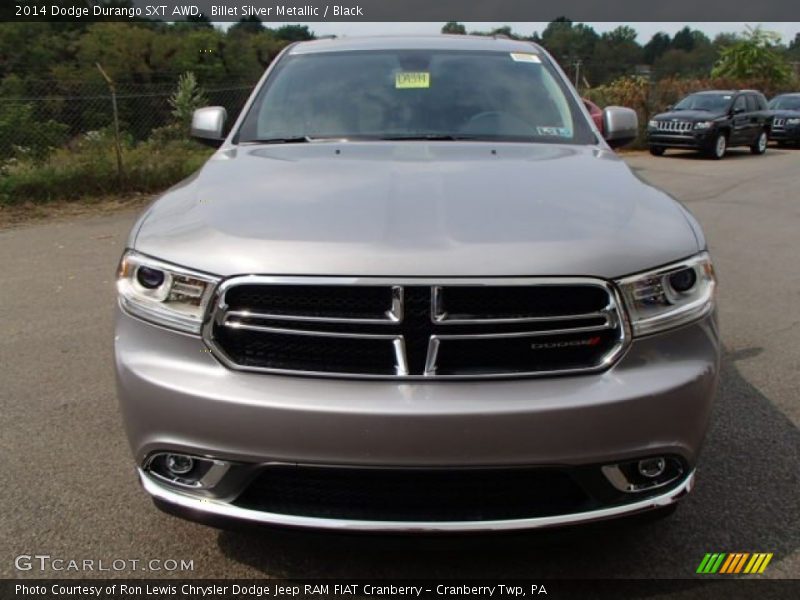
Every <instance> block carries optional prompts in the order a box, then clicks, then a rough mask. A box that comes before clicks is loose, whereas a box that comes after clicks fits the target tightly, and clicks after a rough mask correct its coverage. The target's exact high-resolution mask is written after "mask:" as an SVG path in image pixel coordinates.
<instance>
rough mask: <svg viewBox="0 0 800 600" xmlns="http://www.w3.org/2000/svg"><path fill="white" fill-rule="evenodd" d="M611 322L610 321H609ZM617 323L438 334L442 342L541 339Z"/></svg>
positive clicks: (587, 330) (607, 326)
mask: <svg viewBox="0 0 800 600" xmlns="http://www.w3.org/2000/svg"><path fill="white" fill-rule="evenodd" d="M609 321H610V320H609ZM614 327H616V323H615V322H613V321H611V322H608V321H607V322H606V324H605V325H587V326H586V327H566V328H564V329H542V330H540V331H508V332H503V333H457V334H449V333H444V334H437V335H436V336H435V337H438V338H439V339H440V340H481V339H492V338H518V337H539V336H548V335H569V334H570V333H586V332H591V331H605V330H606V329H613V328H614Z"/></svg>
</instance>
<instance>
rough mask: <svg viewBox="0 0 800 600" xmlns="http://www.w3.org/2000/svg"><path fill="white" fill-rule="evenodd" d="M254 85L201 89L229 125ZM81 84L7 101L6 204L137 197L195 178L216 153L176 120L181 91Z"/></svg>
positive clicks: (3, 112)
mask: <svg viewBox="0 0 800 600" xmlns="http://www.w3.org/2000/svg"><path fill="white" fill-rule="evenodd" d="M253 85H254V83H253V82H242V81H227V82H225V81H223V82H216V83H214V84H213V85H207V86H206V85H201V86H200V89H201V91H202V96H203V97H204V98H205V100H206V101H207V103H208V104H209V105H216V106H224V107H225V108H226V110H227V111H228V115H229V123H230V122H232V121H233V120H234V119H235V118H236V116H237V115H238V114H239V112H240V111H241V109H242V107H243V106H244V103H245V101H246V100H247V98H248V96H249V94H250V92H251V90H252V88H253ZM113 87H114V96H115V98H116V106H117V115H118V117H117V123H118V127H119V136H117V133H116V132H117V127H116V123H115V118H114V102H113V100H112V92H111V88H110V87H109V86H108V85H106V84H104V83H102V82H101V83H91V84H90V83H86V82H79V83H77V84H76V85H74V86H68V85H66V86H65V85H64V84H63V82H61V83H60V84H59V86H58V87H57V88H55V86H54V85H53V84H52V83H50V84H49V85H48V82H41V84H38V83H37V82H33V83H32V82H30V81H26V89H25V93H24V95H22V94H17V95H9V94H0V205H2V204H11V203H18V202H25V201H29V200H30V201H43V200H52V199H72V198H78V197H82V196H104V195H108V194H117V193H129V192H156V191H159V190H161V189H164V188H166V187H168V186H170V185H172V184H174V183H176V182H177V181H179V180H180V179H182V178H183V177H186V176H187V175H189V174H190V173H191V172H192V171H194V170H195V169H196V168H197V167H198V166H199V165H200V164H202V162H203V161H204V160H205V158H206V157H207V156H208V154H209V149H208V148H206V147H204V146H201V145H200V144H198V143H196V142H193V141H191V140H189V138H188V125H187V123H186V122H185V120H184V121H183V122H181V119H180V118H179V116H177V115H176V114H175V113H174V110H175V108H174V106H173V104H171V102H170V98H171V97H172V96H173V94H174V93H175V92H176V89H177V84H176V83H175V82H174V81H173V82H170V83H163V84H161V83H148V84H135V83H115V84H114V85H113Z"/></svg>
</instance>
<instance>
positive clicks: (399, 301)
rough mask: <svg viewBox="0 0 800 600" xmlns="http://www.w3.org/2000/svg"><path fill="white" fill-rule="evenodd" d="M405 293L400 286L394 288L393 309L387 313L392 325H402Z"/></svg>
mask: <svg viewBox="0 0 800 600" xmlns="http://www.w3.org/2000/svg"><path fill="white" fill-rule="evenodd" d="M404 302H405V300H404V292H403V287H402V286H400V285H394V286H392V307H391V308H390V309H389V310H388V311H386V317H387V320H388V321H389V322H390V323H401V322H402V321H403V312H404Z"/></svg>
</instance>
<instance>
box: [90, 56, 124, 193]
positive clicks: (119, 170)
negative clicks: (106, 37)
mask: <svg viewBox="0 0 800 600" xmlns="http://www.w3.org/2000/svg"><path fill="white" fill-rule="evenodd" d="M94 64H95V66H96V67H97V70H98V71H100V74H101V75H102V76H103V79H105V80H106V83H107V84H108V89H109V91H110V92H111V108H112V110H113V111H114V141H115V144H114V145H115V146H116V150H117V182H118V183H119V187H120V190H122V181H123V177H124V175H123V170H122V140H121V139H120V134H119V112H118V111H117V89H116V86H115V85H114V80H113V79H111V77H109V76H108V73H106V72H105V71H104V70H103V67H101V66H100V63H97V62H96V63H94Z"/></svg>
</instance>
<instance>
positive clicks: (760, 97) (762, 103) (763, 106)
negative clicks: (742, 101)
mask: <svg viewBox="0 0 800 600" xmlns="http://www.w3.org/2000/svg"><path fill="white" fill-rule="evenodd" d="M756 104H758V110H767V108H768V106H767V99H766V98H764V94H756Z"/></svg>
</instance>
